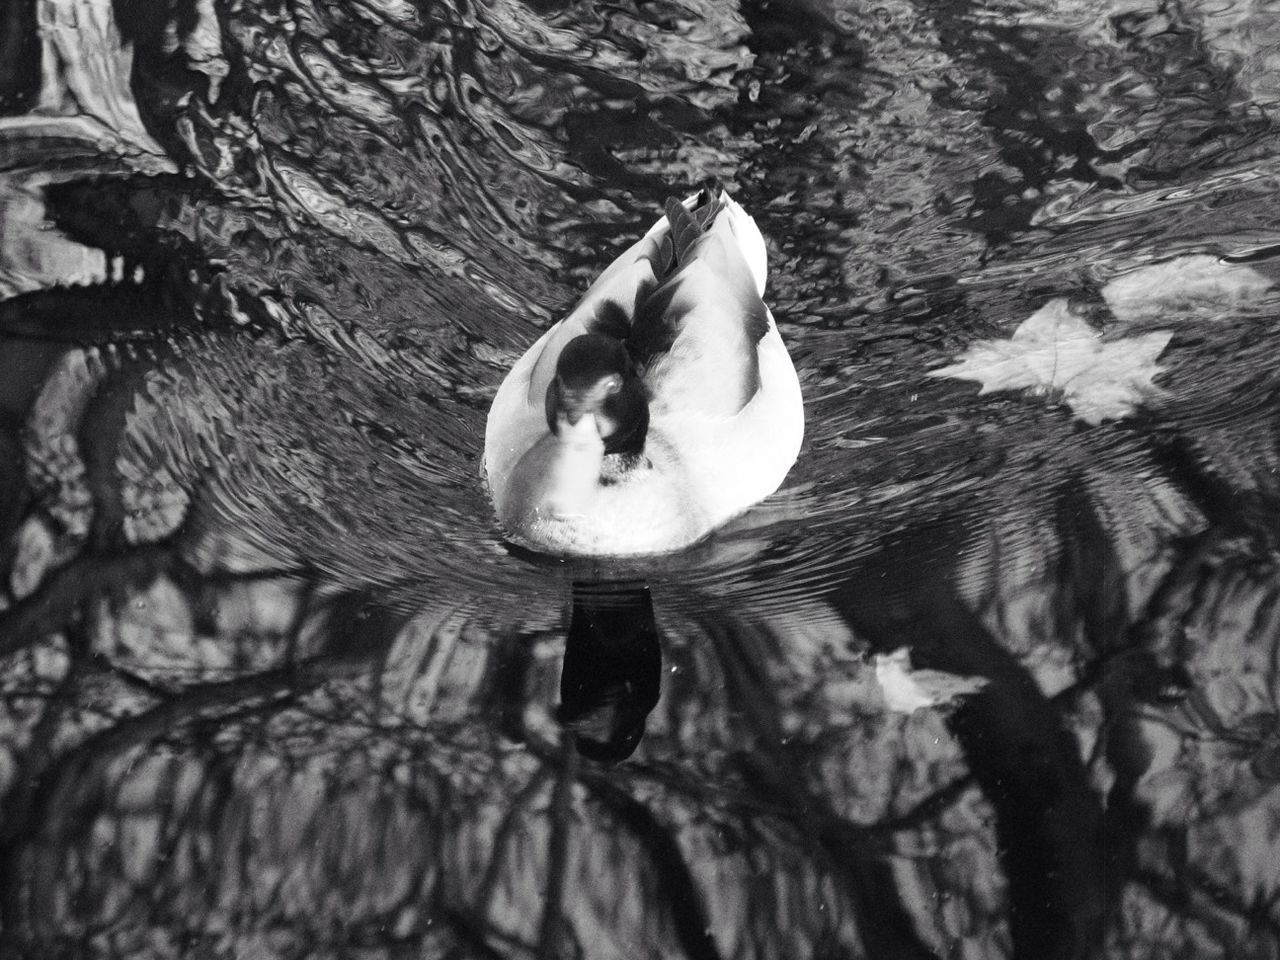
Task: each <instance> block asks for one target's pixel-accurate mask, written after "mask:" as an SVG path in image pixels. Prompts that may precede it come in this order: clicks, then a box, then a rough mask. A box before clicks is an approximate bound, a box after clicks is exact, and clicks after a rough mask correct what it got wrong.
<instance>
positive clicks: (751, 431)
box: [484, 193, 804, 555]
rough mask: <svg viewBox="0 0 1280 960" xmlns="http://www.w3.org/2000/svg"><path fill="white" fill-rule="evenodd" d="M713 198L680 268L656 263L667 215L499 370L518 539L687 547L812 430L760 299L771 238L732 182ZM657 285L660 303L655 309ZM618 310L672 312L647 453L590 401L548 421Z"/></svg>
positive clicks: (497, 459)
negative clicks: (555, 426) (571, 368)
mask: <svg viewBox="0 0 1280 960" xmlns="http://www.w3.org/2000/svg"><path fill="white" fill-rule="evenodd" d="M697 202H698V197H691V198H689V199H688V200H686V201H685V203H684V206H685V208H686V209H690V210H692V209H693V208H694V206H695V205H696V204H697ZM716 203H717V207H716V209H717V210H718V212H717V213H715V215H714V219H711V220H708V221H707V226H706V227H705V228H704V229H705V232H704V233H702V234H701V235H700V236H699V237H698V238H697V240H696V242H695V243H693V245H692V246H691V247H690V248H689V251H690V252H689V256H688V259H686V260H678V261H677V267H676V268H674V269H673V270H672V271H671V273H670V275H666V276H661V277H660V276H657V275H655V268H654V263H655V257H656V256H657V254H656V251H658V250H659V249H660V248H661V247H662V244H663V242H664V239H665V238H666V237H667V234H668V231H669V224H668V219H667V217H663V218H662V219H661V220H659V221H658V223H656V224H655V225H654V226H653V227H652V229H650V230H649V232H648V233H647V234H646V235H645V236H644V238H643V239H641V240H640V241H639V242H638V243H636V244H635V245H634V246H632V247H631V248H630V249H629V250H627V251H626V253H624V254H623V255H622V256H621V257H619V258H618V259H617V260H616V261H614V263H612V264H611V265H610V266H609V267H608V268H607V269H606V270H605V272H604V273H603V274H602V275H601V277H600V278H599V279H598V280H597V281H596V282H595V284H593V285H592V287H591V288H590V289H589V290H588V291H587V293H586V295H585V296H584V297H583V299H582V301H581V302H580V303H579V304H578V306H577V307H575V308H574V310H573V312H572V313H570V314H569V316H568V317H566V318H565V319H564V320H562V321H561V322H560V323H558V324H556V325H555V326H554V327H552V328H551V329H550V330H549V331H547V333H545V334H544V335H543V336H542V337H541V338H540V339H539V340H538V341H537V343H535V344H534V345H533V346H532V347H531V348H530V349H529V350H528V352H526V353H525V354H524V356H523V357H521V358H520V360H519V361H517V363H516V365H515V366H514V367H513V368H512V370H511V372H510V373H509V374H508V375H507V377H506V379H505V380H504V381H503V382H502V385H501V387H499V389H498V393H497V396H496V397H495V398H494V401H493V406H492V407H491V408H490V411H489V419H488V424H487V427H486V430H485V455H484V469H485V474H486V477H487V480H488V483H489V488H490V491H491V493H492V496H493V502H494V505H495V507H496V508H497V512H498V519H499V521H500V523H501V524H502V526H503V527H504V528H505V530H506V531H507V533H508V535H509V536H510V537H511V538H512V539H513V540H516V541H517V542H520V543H522V544H524V545H526V546H529V547H532V548H534V549H538V550H542V551H548V552H552V553H562V554H577V555H636V554H646V553H661V552H668V551H672V550H678V549H680V548H682V547H685V546H688V545H689V544H691V543H693V542H695V541H696V540H699V539H701V538H702V537H704V536H706V535H707V534H708V533H710V532H711V531H712V530H714V529H715V528H716V527H718V526H720V525H721V524H723V523H724V522H725V521H727V520H729V519H730V518H732V517H733V516H735V515H736V514H739V513H741V512H743V511H744V510H746V509H747V508H748V507H750V506H751V505H752V504H755V503H757V502H759V501H760V500H762V499H764V498H765V497H767V496H768V495H769V494H771V493H773V492H774V491H775V490H776V489H777V488H778V486H779V485H780V484H781V483H782V481H783V479H784V478H785V477H786V475H787V471H788V470H789V469H790V468H791V465H792V464H793V463H794V462H795V459H796V456H797V454H798V453H799V450H800V443H801V440H802V438H803V435H804V406H803V401H802V398H801V395H800V384H799V381H798V379H797V378H796V372H795V367H794V366H793V365H792V363H791V358H790V356H789V355H788V354H787V349H786V346H785V345H784V344H783V342H782V338H781V337H780V336H779V335H778V330H777V326H776V325H775V324H774V321H773V316H772V315H771V314H770V313H769V311H768V308H767V307H765V306H764V304H763V303H762V302H761V300H760V297H761V294H762V293H763V292H764V283H765V247H764V240H763V238H762V237H761V236H760V232H759V230H758V229H757V227H756V225H755V222H754V221H753V220H752V219H751V217H750V216H748V215H747V214H746V213H745V212H744V211H743V210H742V208H741V207H740V206H738V205H737V204H736V203H734V202H733V201H732V200H730V199H728V197H727V196H726V195H724V194H723V193H720V194H719V195H718V198H716ZM676 212H677V214H678V213H679V210H678V208H676ZM667 243H668V244H669V245H670V244H674V243H676V239H675V238H672V239H671V240H668V241H667ZM650 298H655V301H654V302H659V301H660V303H661V304H662V309H660V310H655V309H653V308H652V305H650V307H649V309H647V310H646V309H645V305H646V303H647V302H648V301H649V300H650ZM606 315H608V317H609V318H610V320H609V324H610V326H611V328H616V327H617V324H618V323H619V322H620V321H619V317H625V318H626V323H627V324H628V325H632V324H639V323H644V324H646V325H647V326H648V327H649V328H653V327H654V326H655V325H666V326H664V327H663V329H662V330H661V331H659V332H660V333H661V334H662V335H663V336H665V337H666V338H667V340H669V346H667V347H666V348H664V349H660V350H656V351H651V352H650V353H648V354H647V355H646V356H645V358H644V361H643V370H642V373H641V380H642V382H643V384H644V387H645V390H646V392H647V394H648V397H649V427H648V432H647V434H646V436H645V440H644V448H643V454H642V456H639V457H635V456H633V457H629V458H624V457H622V456H620V455H608V456H606V454H605V442H604V441H603V440H602V439H601V437H600V433H599V432H598V431H597V429H596V423H595V418H594V417H591V416H587V417H584V418H583V419H581V420H579V421H578V422H577V423H576V424H575V425H573V426H572V427H567V426H566V428H565V429H562V430H561V431H560V432H559V433H556V432H553V431H552V430H551V429H550V428H549V426H548V421H547V400H546V395H547V389H548V387H549V385H550V383H551V381H552V379H553V378H554V377H555V375H556V364H557V359H558V357H559V354H560V351H561V350H563V349H564V347H565V345H566V344H568V343H569V342H570V341H571V340H573V339H574V338H576V337H578V336H579V335H581V334H583V333H587V332H598V331H599V330H601V329H602V324H603V323H604V321H603V320H602V319H601V318H602V317H605V316H606ZM642 315H644V319H643V320H641V319H639V318H640V317H641V316H642ZM631 329H635V327H634V326H632V327H631ZM761 332H762V334H761ZM648 333H649V334H652V329H650V330H649V331H648ZM757 337H758V339H757Z"/></svg>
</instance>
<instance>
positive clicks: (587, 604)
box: [556, 583, 662, 763]
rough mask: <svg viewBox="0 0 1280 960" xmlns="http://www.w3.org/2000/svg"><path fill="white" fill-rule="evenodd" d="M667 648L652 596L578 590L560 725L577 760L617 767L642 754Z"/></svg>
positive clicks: (615, 587) (624, 590) (607, 588)
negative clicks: (642, 740)
mask: <svg viewBox="0 0 1280 960" xmlns="http://www.w3.org/2000/svg"><path fill="white" fill-rule="evenodd" d="M661 681H662V646H661V642H660V640H659V638H658V628H657V625H656V624H655V623H654V619H653V601H652V599H651V598H650V596H649V588H648V587H646V586H644V585H643V584H638V583H598V584H597V583H575V584H574V585H573V615H572V618H571V619H570V622H569V637H568V643H567V645H566V647H565V654H564V667H563V669H562V672H561V674H560V707H559V709H558V710H557V712H556V716H557V718H558V719H559V720H560V722H561V723H562V724H564V726H565V727H566V728H567V729H569V730H572V731H573V732H574V733H575V734H576V737H575V742H576V745H577V749H578V752H579V753H581V754H582V755H583V756H584V757H587V758H588V759H591V760H599V761H603V762H606V763H616V762H618V761H619V760H625V759H626V758H627V757H629V756H631V754H632V753H634V752H635V749H636V747H637V746H638V745H639V743H640V738H641V737H643V736H644V726H645V720H646V719H647V718H648V716H649V712H650V711H651V710H652V709H653V708H654V706H655V705H656V704H657V702H658V694H659V687H660V686H661Z"/></svg>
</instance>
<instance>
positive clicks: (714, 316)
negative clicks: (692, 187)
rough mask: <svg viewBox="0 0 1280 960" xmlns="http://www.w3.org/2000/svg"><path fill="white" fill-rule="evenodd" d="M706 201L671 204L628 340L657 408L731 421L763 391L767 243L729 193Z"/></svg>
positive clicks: (703, 197) (769, 322) (768, 323)
mask: <svg viewBox="0 0 1280 960" xmlns="http://www.w3.org/2000/svg"><path fill="white" fill-rule="evenodd" d="M698 199H699V200H701V201H702V202H701V203H699V204H697V205H695V206H693V207H692V208H690V207H689V206H688V205H687V203H686V204H681V203H680V202H679V201H674V200H673V201H669V202H668V205H667V217H666V220H667V222H668V223H669V224H670V225H671V226H670V229H669V231H667V233H666V234H664V235H663V236H662V238H661V240H660V242H659V244H658V248H659V249H658V261H657V266H658V269H655V271H654V272H655V275H656V276H657V278H658V283H657V285H656V286H655V287H654V288H653V289H652V292H650V293H648V295H647V296H645V297H643V298H642V299H641V301H640V302H639V303H638V304H637V306H636V310H635V315H634V320H633V322H632V325H631V332H630V334H629V336H628V337H627V346H628V348H629V349H630V350H631V352H632V355H633V356H635V357H636V358H637V360H638V361H639V362H640V363H641V365H642V366H643V369H644V381H645V385H646V387H647V388H648V390H649V393H650V402H651V406H652V407H653V408H654V410H655V412H660V411H661V412H670V413H676V414H680V413H693V414H698V415H706V416H713V417H725V418H727V417H731V416H733V415H734V414H736V413H737V412H738V411H739V410H741V409H742V408H743V407H745V406H746V405H747V404H748V403H749V402H750V401H751V398H752V397H754V396H755V395H756V392H757V391H758V390H759V388H760V367H759V359H758V353H757V349H756V348H757V346H758V344H759V343H760V340H761V339H762V338H763V337H764V336H765V334H767V333H768V332H769V330H770V327H771V325H772V320H771V318H770V316H769V310H768V308H767V307H765V305H764V302H763V301H762V300H761V299H760V295H761V293H762V292H763V290H764V240H763V238H761V236H760V231H759V230H758V229H757V228H756V225H755V222H754V221H753V220H752V219H751V217H750V216H748V215H747V213H746V212H745V211H744V210H743V209H742V208H741V207H740V206H738V205H737V204H736V203H734V202H733V201H732V200H730V199H729V197H728V195H727V194H725V193H724V192H723V191H717V193H716V194H715V195H711V194H709V193H704V194H703V195H701V196H700V197H699V198H698ZM665 258H669V259H665Z"/></svg>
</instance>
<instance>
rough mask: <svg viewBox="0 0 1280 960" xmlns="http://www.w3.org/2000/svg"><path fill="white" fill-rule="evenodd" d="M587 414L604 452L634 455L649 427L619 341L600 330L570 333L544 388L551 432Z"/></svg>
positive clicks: (571, 427)
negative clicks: (549, 383) (547, 385)
mask: <svg viewBox="0 0 1280 960" xmlns="http://www.w3.org/2000/svg"><path fill="white" fill-rule="evenodd" d="M588 417H589V418H591V419H592V421H593V422H594V424H595V427H596V430H597V431H598V432H599V434H600V438H601V439H602V440H603V441H604V449H605V453H639V452H640V451H641V450H642V449H643V447H644V438H645V434H646V433H647V432H648V429H649V401H648V398H647V397H646V395H645V389H644V384H642V383H641V382H640V378H639V376H638V375H637V374H636V370H635V365H634V364H633V363H632V361H631V357H630V356H629V355H628V353H627V348H626V347H625V346H624V345H623V344H622V342H621V341H619V340H615V339H614V338H613V337H608V336H605V335H604V334H600V333H585V334H583V335H582V336H579V337H574V339H572V340H570V341H569V342H568V343H567V344H565V347H564V349H563V350H562V351H561V352H560V358H559V360H558V362H557V363H556V375H555V378H554V379H553V380H552V381H551V385H550V386H549V387H547V426H548V427H550V428H551V432H552V433H554V434H556V435H557V436H561V437H563V436H567V435H568V434H569V433H570V432H574V431H578V430H582V429H584V426H585V425H583V424H582V421H583V420H584V419H585V418H588Z"/></svg>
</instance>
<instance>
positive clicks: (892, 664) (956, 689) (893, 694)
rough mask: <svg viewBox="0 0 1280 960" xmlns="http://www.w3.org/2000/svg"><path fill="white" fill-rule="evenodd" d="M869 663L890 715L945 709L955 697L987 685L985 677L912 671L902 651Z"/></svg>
mask: <svg viewBox="0 0 1280 960" xmlns="http://www.w3.org/2000/svg"><path fill="white" fill-rule="evenodd" d="M873 662H874V664H875V671H876V682H877V683H879V684H880V690H881V692H882V693H883V694H884V702H885V705H886V706H887V707H888V708H889V709H890V710H892V711H893V712H894V713H915V712H916V711H917V710H920V709H921V708H923V707H937V706H944V705H948V704H951V703H954V702H955V701H956V699H957V698H959V697H963V696H966V695H968V694H972V693H977V692H978V691H979V690H981V689H982V688H983V687H984V686H986V684H987V680H986V678H985V677H961V676H957V675H955V674H952V673H945V672H943V671H941V670H913V669H912V667H911V657H910V654H909V653H908V651H907V648H906V647H902V648H901V649H899V650H895V651H894V652H893V653H880V654H876V656H875V657H874V659H873Z"/></svg>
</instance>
